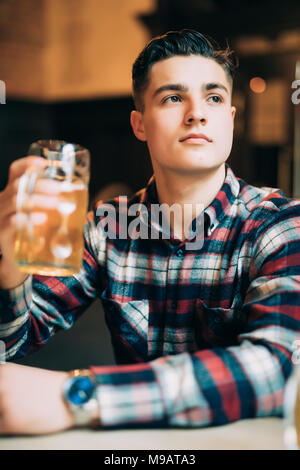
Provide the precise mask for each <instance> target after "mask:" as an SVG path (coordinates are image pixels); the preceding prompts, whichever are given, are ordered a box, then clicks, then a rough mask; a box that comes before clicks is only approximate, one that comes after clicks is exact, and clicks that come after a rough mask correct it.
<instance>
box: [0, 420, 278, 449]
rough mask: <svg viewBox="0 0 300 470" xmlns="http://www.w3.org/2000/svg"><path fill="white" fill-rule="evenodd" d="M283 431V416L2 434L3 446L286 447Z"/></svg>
mask: <svg viewBox="0 0 300 470" xmlns="http://www.w3.org/2000/svg"><path fill="white" fill-rule="evenodd" d="M283 431H284V426H283V420H282V419H280V418H263V419H247V420H241V421H237V422H235V423H231V424H227V425H225V426H216V427H207V428H201V429H182V428H180V429H174V428H173V429H172V428H170V429H150V430H149V429H135V430H132V429H131V430H121V431H120V430H111V431H101V430H96V431H91V430H88V429H74V430H71V431H66V432H63V433H58V434H52V435H46V436H34V437H27V436H25V437H24V436H12V437H6V436H5V437H0V450H4V449H5V450H102V449H104V450H127V449H129V450H130V449H131V450H140V449H142V450H152V449H153V450H154V449H160V450H176V449H181V450H185V449H186V450H215V449H218V450H248V449H249V450H256V449H257V450H284V449H285V446H284V441H283ZM108 455H111V454H108Z"/></svg>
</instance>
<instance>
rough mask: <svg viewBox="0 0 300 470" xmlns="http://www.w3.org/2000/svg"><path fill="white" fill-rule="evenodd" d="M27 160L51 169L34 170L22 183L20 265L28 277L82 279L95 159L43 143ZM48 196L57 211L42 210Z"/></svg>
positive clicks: (68, 146) (17, 244)
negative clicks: (76, 276) (32, 158)
mask: <svg viewBox="0 0 300 470" xmlns="http://www.w3.org/2000/svg"><path fill="white" fill-rule="evenodd" d="M28 155H37V156H40V157H43V158H45V159H46V166H45V168H44V169H42V170H41V169H37V168H30V169H29V170H27V171H26V172H25V173H24V175H22V177H21V178H20V183H19V188H18V195H17V214H18V213H19V214H22V216H21V219H22V220H23V223H22V224H20V225H19V226H18V228H17V233H16V240H15V262H16V264H17V266H18V268H19V269H20V270H21V271H23V272H26V273H32V274H41V275H47V276H70V275H72V274H75V273H78V272H79V271H80V268H81V265H82V257H83V246H84V238H83V227H84V223H85V216H86V212H87V206H88V182H89V168H90V153H89V151H88V150H87V149H85V148H83V147H81V146H80V145H78V144H73V143H68V142H65V141H60V140H39V141H37V142H35V143H33V144H31V146H30V148H29V152H28ZM47 194H48V196H49V194H51V195H55V198H56V200H57V203H56V204H55V205H54V206H53V205H52V207H49V206H48V207H47V205H46V207H43V205H42V204H41V195H44V198H45V195H47ZM39 196H40V199H38V197H39ZM44 200H45V199H44ZM37 201H39V202H38V203H37ZM18 220H20V218H19V219H18Z"/></svg>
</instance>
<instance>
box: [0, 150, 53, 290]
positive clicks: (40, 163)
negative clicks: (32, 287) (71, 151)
mask: <svg viewBox="0 0 300 470" xmlns="http://www.w3.org/2000/svg"><path fill="white" fill-rule="evenodd" d="M46 163H47V161H46V160H45V159H44V158H41V157H24V158H19V159H18V160H15V161H14V162H13V163H12V164H11V165H10V168H9V177H8V183H7V186H6V188H5V189H4V190H3V191H1V192H0V252H1V259H0V288H2V289H10V288H13V287H16V286H17V285H19V284H21V283H22V282H23V281H24V280H25V278H26V277H27V275H26V274H24V273H22V272H20V271H19V270H18V269H17V267H16V265H15V263H14V243H15V235H16V226H17V214H16V201H17V193H18V186H19V182H20V178H21V176H22V175H23V174H24V173H25V171H26V170H27V169H28V168H30V167H32V166H34V167H36V168H44V167H45V165H46Z"/></svg>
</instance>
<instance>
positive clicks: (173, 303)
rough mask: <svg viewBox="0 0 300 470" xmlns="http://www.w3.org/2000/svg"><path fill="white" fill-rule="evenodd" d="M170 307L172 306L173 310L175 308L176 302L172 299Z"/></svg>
mask: <svg viewBox="0 0 300 470" xmlns="http://www.w3.org/2000/svg"><path fill="white" fill-rule="evenodd" d="M171 307H172V309H173V310H175V309H176V307H177V302H176V301H175V300H173V302H172V303H171Z"/></svg>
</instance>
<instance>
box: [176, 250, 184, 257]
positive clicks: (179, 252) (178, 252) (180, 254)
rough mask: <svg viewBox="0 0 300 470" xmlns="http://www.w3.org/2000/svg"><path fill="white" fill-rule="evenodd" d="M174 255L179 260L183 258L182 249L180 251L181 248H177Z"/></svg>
mask: <svg viewBox="0 0 300 470" xmlns="http://www.w3.org/2000/svg"><path fill="white" fill-rule="evenodd" d="M176 255H177V256H178V257H179V258H182V257H183V249H182V248H179V250H177V251H176Z"/></svg>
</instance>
